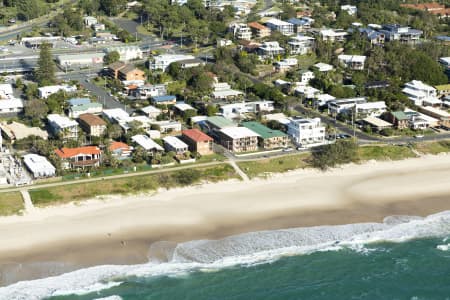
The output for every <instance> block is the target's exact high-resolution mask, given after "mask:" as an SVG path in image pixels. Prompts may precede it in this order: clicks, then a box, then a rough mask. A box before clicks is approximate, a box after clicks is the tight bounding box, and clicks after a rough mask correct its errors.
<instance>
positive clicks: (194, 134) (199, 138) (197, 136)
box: [181, 129, 213, 142]
mask: <svg viewBox="0 0 450 300" xmlns="http://www.w3.org/2000/svg"><path fill="white" fill-rule="evenodd" d="M181 133H182V134H183V135H184V136H187V137H188V138H190V139H191V140H193V141H196V142H208V141H212V140H213V139H212V137H210V136H209V135H207V134H204V133H203V132H201V131H200V130H198V129H187V130H183V131H182V132H181Z"/></svg>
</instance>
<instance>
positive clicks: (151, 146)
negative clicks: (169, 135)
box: [131, 134, 164, 152]
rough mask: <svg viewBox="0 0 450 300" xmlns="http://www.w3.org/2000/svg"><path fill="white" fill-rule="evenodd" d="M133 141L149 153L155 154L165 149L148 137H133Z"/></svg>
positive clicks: (139, 135) (141, 135)
mask: <svg viewBox="0 0 450 300" xmlns="http://www.w3.org/2000/svg"><path fill="white" fill-rule="evenodd" d="M131 140H132V141H133V142H135V143H136V144H138V145H139V146H141V147H142V148H144V150H145V151H149V152H155V151H164V148H163V147H161V145H159V144H158V143H156V142H155V141H154V140H152V139H151V138H149V137H148V136H146V135H143V134H138V135H134V136H132V137H131Z"/></svg>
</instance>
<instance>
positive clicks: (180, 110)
mask: <svg viewBox="0 0 450 300" xmlns="http://www.w3.org/2000/svg"><path fill="white" fill-rule="evenodd" d="M173 111H174V112H175V114H176V115H179V116H182V117H184V116H186V115H187V113H188V112H192V114H191V116H192V115H196V114H197V110H196V109H195V108H193V107H192V106H191V105H189V104H186V103H184V102H177V103H176V104H175V105H174V106H173Z"/></svg>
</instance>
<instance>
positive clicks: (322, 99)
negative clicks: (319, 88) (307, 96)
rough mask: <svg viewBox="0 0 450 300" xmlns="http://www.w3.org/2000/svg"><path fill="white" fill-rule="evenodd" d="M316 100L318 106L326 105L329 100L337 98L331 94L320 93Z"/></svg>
mask: <svg viewBox="0 0 450 300" xmlns="http://www.w3.org/2000/svg"><path fill="white" fill-rule="evenodd" d="M315 100H316V102H315V103H316V104H317V105H318V106H325V105H327V104H328V102H330V101H333V100H336V97H334V96H331V95H329V94H318V95H316V98H315Z"/></svg>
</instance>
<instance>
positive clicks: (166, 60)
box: [150, 54, 195, 71]
mask: <svg viewBox="0 0 450 300" xmlns="http://www.w3.org/2000/svg"><path fill="white" fill-rule="evenodd" d="M188 59H195V57H194V56H192V55H184V54H161V55H157V56H154V57H153V61H151V62H150V69H151V70H163V71H166V69H167V67H168V66H169V65H170V64H171V63H174V62H178V61H183V60H188Z"/></svg>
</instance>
